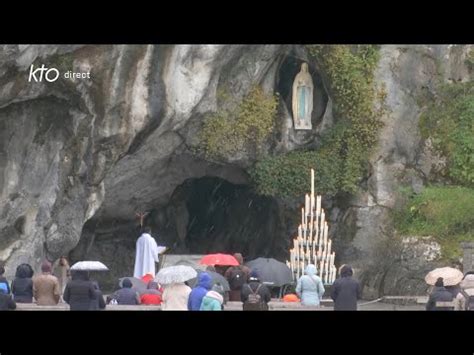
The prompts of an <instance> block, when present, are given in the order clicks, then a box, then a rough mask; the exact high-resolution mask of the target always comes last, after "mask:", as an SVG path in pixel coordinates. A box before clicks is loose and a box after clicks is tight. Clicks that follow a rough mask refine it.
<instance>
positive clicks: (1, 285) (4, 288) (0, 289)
mask: <svg viewBox="0 0 474 355" xmlns="http://www.w3.org/2000/svg"><path fill="white" fill-rule="evenodd" d="M0 293H3V294H4V295H8V285H7V284H6V282H1V281H0Z"/></svg>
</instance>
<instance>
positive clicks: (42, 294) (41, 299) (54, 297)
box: [33, 260, 61, 306]
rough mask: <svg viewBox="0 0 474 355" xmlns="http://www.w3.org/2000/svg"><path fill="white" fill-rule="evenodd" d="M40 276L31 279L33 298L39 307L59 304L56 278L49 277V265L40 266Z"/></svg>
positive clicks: (45, 263) (59, 291)
mask: <svg viewBox="0 0 474 355" xmlns="http://www.w3.org/2000/svg"><path fill="white" fill-rule="evenodd" d="M41 272H42V274H41V275H38V276H35V277H34V278H33V297H34V298H35V300H36V304H38V305H39V306H54V305H57V304H58V303H59V298H60V296H61V290H60V287H59V281H58V278H57V277H56V276H53V275H51V264H50V263H49V261H47V260H45V261H44V262H43V263H42V264H41Z"/></svg>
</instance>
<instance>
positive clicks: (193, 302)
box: [188, 272, 212, 311]
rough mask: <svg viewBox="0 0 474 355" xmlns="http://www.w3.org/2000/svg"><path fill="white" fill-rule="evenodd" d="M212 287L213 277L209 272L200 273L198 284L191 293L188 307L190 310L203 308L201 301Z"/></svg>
mask: <svg viewBox="0 0 474 355" xmlns="http://www.w3.org/2000/svg"><path fill="white" fill-rule="evenodd" d="M211 287H212V278H211V276H210V275H209V274H208V273H207V272H202V273H200V274H199V278H198V284H197V286H196V287H194V288H193V290H192V291H191V293H190V294H189V299H188V309H189V310H190V311H199V310H200V309H201V302H202V299H203V298H204V296H206V294H207V293H208V291H209V290H210V289H211Z"/></svg>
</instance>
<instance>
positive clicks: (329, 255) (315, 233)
mask: <svg viewBox="0 0 474 355" xmlns="http://www.w3.org/2000/svg"><path fill="white" fill-rule="evenodd" d="M335 256H336V254H335V252H334V251H333V250H332V240H331V239H329V236H328V224H327V222H326V215H325V213H324V209H322V208H321V196H320V195H318V196H315V195H314V170H313V169H311V194H310V195H308V194H306V195H305V203H304V206H303V207H302V208H301V224H300V225H299V226H298V233H297V236H296V237H294V238H293V247H292V249H290V260H287V261H286V264H287V265H288V267H289V268H290V269H291V271H292V274H293V280H294V281H296V280H298V279H299V278H300V277H301V276H302V275H304V270H305V268H306V266H307V265H309V264H314V265H315V266H316V268H317V270H318V275H319V276H320V277H321V280H322V281H323V284H325V285H332V284H333V283H334V280H335V279H336V266H335V265H334V259H335Z"/></svg>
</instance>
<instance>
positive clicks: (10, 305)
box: [0, 293, 16, 311]
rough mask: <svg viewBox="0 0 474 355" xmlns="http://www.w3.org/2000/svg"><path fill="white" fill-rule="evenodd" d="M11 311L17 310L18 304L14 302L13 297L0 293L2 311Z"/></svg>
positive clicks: (0, 308) (0, 309)
mask: <svg viewBox="0 0 474 355" xmlns="http://www.w3.org/2000/svg"><path fill="white" fill-rule="evenodd" d="M9 309H16V303H15V301H13V299H12V297H11V295H5V294H3V293H0V311H6V310H9Z"/></svg>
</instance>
